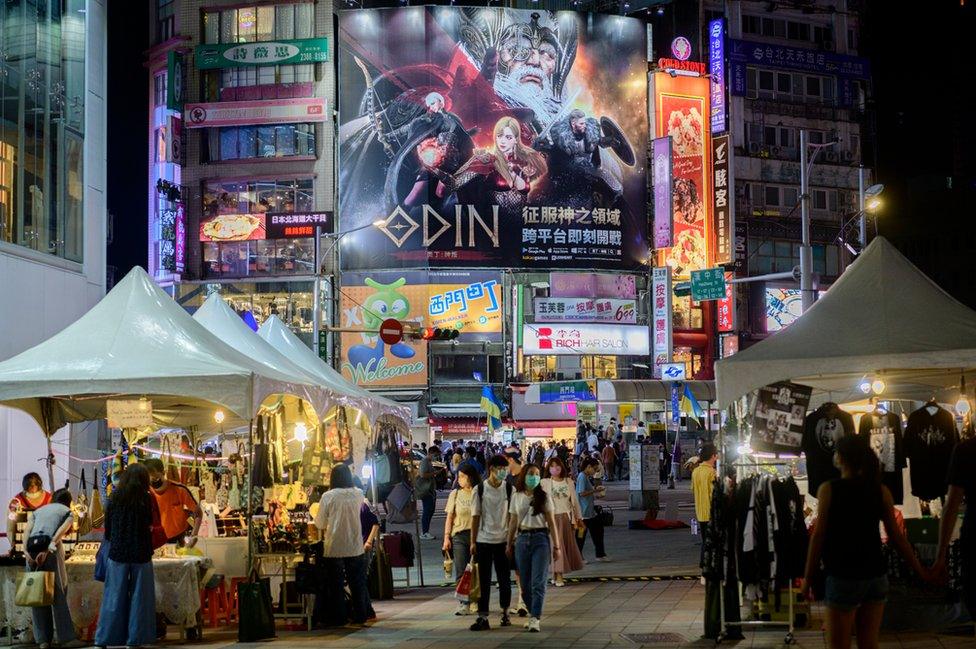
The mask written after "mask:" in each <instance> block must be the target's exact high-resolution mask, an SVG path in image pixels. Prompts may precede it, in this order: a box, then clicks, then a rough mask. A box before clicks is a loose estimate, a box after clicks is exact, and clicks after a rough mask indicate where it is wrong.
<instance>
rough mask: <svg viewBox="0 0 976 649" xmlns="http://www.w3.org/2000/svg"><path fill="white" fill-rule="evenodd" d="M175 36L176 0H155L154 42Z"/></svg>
mask: <svg viewBox="0 0 976 649" xmlns="http://www.w3.org/2000/svg"><path fill="white" fill-rule="evenodd" d="M174 36H176V0H156V42H157V43H162V42H164V41H168V40H169V39H171V38H173V37H174Z"/></svg>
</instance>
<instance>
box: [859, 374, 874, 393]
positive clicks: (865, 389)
mask: <svg viewBox="0 0 976 649" xmlns="http://www.w3.org/2000/svg"><path fill="white" fill-rule="evenodd" d="M857 388H858V389H859V390H860V391H861V392H862V393H864V394H871V381H868V380H867V378H866V377H865V378H863V379H861V383H860V384H858V386H857Z"/></svg>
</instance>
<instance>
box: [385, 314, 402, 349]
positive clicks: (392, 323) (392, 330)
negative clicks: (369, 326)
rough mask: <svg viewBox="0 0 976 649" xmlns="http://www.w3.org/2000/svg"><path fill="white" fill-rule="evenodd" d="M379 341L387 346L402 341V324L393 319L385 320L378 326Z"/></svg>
mask: <svg viewBox="0 0 976 649" xmlns="http://www.w3.org/2000/svg"><path fill="white" fill-rule="evenodd" d="M380 340H382V341H383V342H385V343H386V344H387V345H395V344H397V343H398V342H400V341H401V340H403V323H402V322H400V321H399V320H396V319H394V318H387V319H386V320H384V321H383V323H382V324H380Z"/></svg>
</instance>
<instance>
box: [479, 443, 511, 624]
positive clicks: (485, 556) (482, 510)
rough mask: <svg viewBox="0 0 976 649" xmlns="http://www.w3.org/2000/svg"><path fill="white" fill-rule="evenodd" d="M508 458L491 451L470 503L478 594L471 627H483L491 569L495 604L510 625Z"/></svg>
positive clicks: (488, 596)
mask: <svg viewBox="0 0 976 649" xmlns="http://www.w3.org/2000/svg"><path fill="white" fill-rule="evenodd" d="M507 478H508V458H506V457H505V456H504V455H494V456H492V458H491V459H490V460H488V478H487V479H486V480H485V481H484V482H482V483H481V484H480V485H478V488H477V489H476V490H475V494H474V499H473V501H472V505H471V554H472V556H474V557H475V560H476V561H477V563H478V578H479V581H480V584H481V597H479V598H478V619H477V620H476V621H475V623H474V624H472V625H471V630H472V631H487V630H488V629H490V628H491V626H490V625H489V624H488V606H489V604H490V600H491V570H492V566H494V569H495V577H496V579H498V604H499V606H500V607H501V610H502V619H501V625H502V626H511V624H512V623H511V621H510V620H509V618H508V608H509V606H510V605H511V603H512V580H511V571H512V569H511V567H510V565H509V560H508V556H507V555H506V553H505V539H506V537H507V535H508V506H509V502H510V501H511V499H512V492H513V491H514V488H513V487H512V485H511V483H509V482H508V480H507Z"/></svg>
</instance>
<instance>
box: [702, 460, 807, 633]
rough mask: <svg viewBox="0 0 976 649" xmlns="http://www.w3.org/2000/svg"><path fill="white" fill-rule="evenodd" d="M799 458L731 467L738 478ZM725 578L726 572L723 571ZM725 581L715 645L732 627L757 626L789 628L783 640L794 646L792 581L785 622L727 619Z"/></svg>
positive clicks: (736, 462)
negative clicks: (741, 473)
mask: <svg viewBox="0 0 976 649" xmlns="http://www.w3.org/2000/svg"><path fill="white" fill-rule="evenodd" d="M798 459H799V458H798V457H787V458H759V459H756V460H738V459H737V460H734V461H733V462H732V464H731V465H730V466H731V467H733V468H735V469H736V477H737V478H738V477H739V476H738V469H740V468H749V467H759V466H783V465H790V464H793V463H794V462H796V461H797V460H798ZM722 573H723V576H724V575H725V574H726V571H725V570H723V571H722ZM725 584H726V581H725V579H722V580H721V582H720V591H719V598H718V600H719V611H720V615H721V620H722V631H721V632H720V633H719V635H718V637H717V638H716V639H715V644H716V645H717V644H721V642H722V641H723V640H724V639H725V638H726V637H728V635H729V628H730V627H739V628H740V629H741V628H744V627H756V626H785V627H787V631H786V637H785V638H784V639H783V643H784V644H787V645H791V644H794V643H795V642H796V640H795V639H794V636H793V632H794V630H795V627H794V621H795V620H794V611H793V581H792V580H790V581H789V582H788V583H787V585H786V588H787V591H786V593H787V598H786V600H787V620H786V621H785V622H782V621H779V620H738V621H737V620H729V619H727V618H726V614H725Z"/></svg>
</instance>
